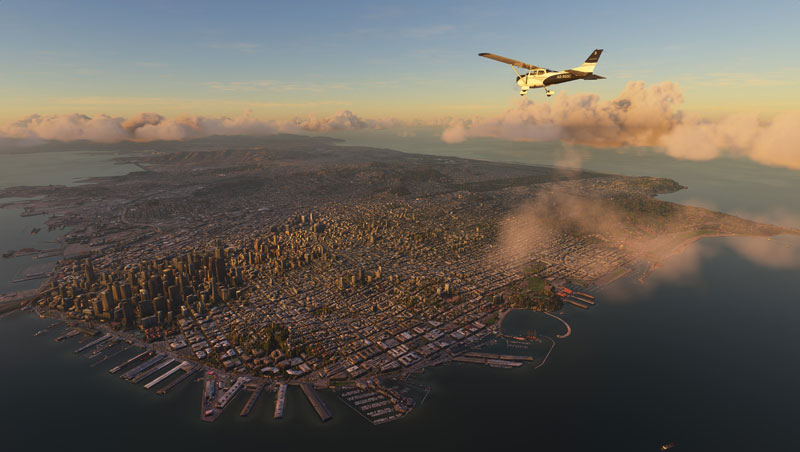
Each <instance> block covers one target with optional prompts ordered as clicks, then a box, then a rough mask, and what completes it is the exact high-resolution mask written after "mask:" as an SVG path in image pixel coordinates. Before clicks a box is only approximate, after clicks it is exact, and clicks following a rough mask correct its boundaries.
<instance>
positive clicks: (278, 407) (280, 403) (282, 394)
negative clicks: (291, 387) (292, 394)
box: [275, 383, 287, 419]
mask: <svg viewBox="0 0 800 452" xmlns="http://www.w3.org/2000/svg"><path fill="white" fill-rule="evenodd" d="M286 388H287V385H286V383H281V385H280V386H279V387H278V394H277V395H276V396H275V419H281V418H282V417H283V407H284V406H286Z"/></svg>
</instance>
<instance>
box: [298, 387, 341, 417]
mask: <svg viewBox="0 0 800 452" xmlns="http://www.w3.org/2000/svg"><path fill="white" fill-rule="evenodd" d="M300 388H301V389H302V390H303V392H304V393H305V395H306V398H308V401H309V403H311V406H313V407H314V409H315V410H316V411H317V414H318V415H319V418H320V419H321V420H322V422H325V421H327V420H329V419H331V418H332V417H333V415H332V414H331V412H330V410H329V409H328V406H327V405H325V402H323V401H322V399H320V398H319V394H317V391H315V390H314V388H313V387H312V386H311V384H309V383H301V384H300Z"/></svg>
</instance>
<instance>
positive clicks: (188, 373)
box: [156, 366, 200, 395]
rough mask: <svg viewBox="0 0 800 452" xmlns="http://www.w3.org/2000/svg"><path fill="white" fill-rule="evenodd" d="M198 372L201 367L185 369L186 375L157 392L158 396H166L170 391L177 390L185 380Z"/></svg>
mask: <svg viewBox="0 0 800 452" xmlns="http://www.w3.org/2000/svg"><path fill="white" fill-rule="evenodd" d="M198 370H200V366H192V367H189V368H186V369H184V371H185V372H186V373H184V374H183V375H181V376H180V377H178V378H176V379H174V380H172V383H170V384H168V385H166V386H164V387H163V388H161V389H159V390H158V392H156V394H158V395H166V394H167V393H168V392H169V391H172V390H173V389H175V387H176V386H178V385H179V384H181V383H182V382H183V381H184V380H186V379H187V378H189V377H190V376H192V375H194V374H195V373H196V372H197V371H198Z"/></svg>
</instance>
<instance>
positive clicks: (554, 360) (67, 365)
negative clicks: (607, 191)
mask: <svg viewBox="0 0 800 452" xmlns="http://www.w3.org/2000/svg"><path fill="white" fill-rule="evenodd" d="M781 239H784V238H781ZM729 240H730V239H724V238H718V239H717V238H715V239H705V240H702V241H701V242H699V243H698V244H695V245H693V246H701V247H703V248H704V249H705V250H706V251H705V254H704V256H705V257H704V258H703V259H702V262H701V266H700V269H699V274H697V275H696V276H695V277H692V278H690V279H687V280H684V281H682V283H681V284H673V283H667V282H664V281H663V280H661V279H659V278H655V277H653V278H651V279H649V280H647V282H646V283H645V285H644V287H641V286H640V283H638V282H637V281H635V280H633V279H631V278H624V279H622V280H620V281H618V282H617V283H615V284H614V288H616V289H618V290H623V291H628V292H635V293H636V294H638V296H637V297H636V300H635V301H632V300H628V301H625V300H620V299H606V300H605V301H603V302H602V303H599V304H598V305H597V306H596V307H593V308H591V309H590V310H588V311H581V310H578V309H572V308H567V310H566V315H565V316H564V318H565V320H567V321H568V322H569V323H570V325H571V326H572V329H573V332H572V335H571V336H570V337H569V338H567V339H564V340H561V341H559V342H558V345H557V348H556V350H555V351H554V353H553V354H552V356H550V357H549V358H548V362H547V365H546V366H544V367H542V368H540V369H538V370H535V371H534V370H533V366H531V365H528V366H525V367H523V368H522V369H517V370H513V371H507V370H499V369H492V368H488V367H484V366H475V365H469V364H451V365H447V366H444V367H439V368H433V369H428V370H426V372H425V374H424V375H423V376H421V377H419V378H418V380H419V381H420V382H422V383H423V384H425V385H427V386H430V387H432V389H433V391H432V392H431V395H430V396H429V398H428V399H427V400H426V401H425V403H424V404H423V405H422V406H421V407H418V408H417V409H415V410H414V412H412V414H411V415H410V416H408V417H407V418H406V419H403V420H401V421H399V422H394V423H389V424H386V425H382V426H379V427H373V426H372V425H370V424H368V423H367V422H365V421H364V420H363V419H362V418H360V417H359V416H358V415H357V414H356V413H355V412H353V411H351V410H350V409H349V408H347V407H346V406H344V405H343V404H342V403H341V402H339V401H338V400H337V399H336V398H335V396H333V394H331V393H329V392H326V391H324V392H320V395H321V397H322V398H323V400H325V402H326V403H327V404H328V406H329V407H330V408H331V411H332V412H333V416H334V417H333V419H332V420H331V421H329V422H327V423H325V424H322V423H320V422H319V418H318V417H317V415H316V413H315V412H314V410H313V409H312V408H311V406H310V405H309V404H308V402H307V401H306V400H305V399H304V397H303V396H302V393H301V392H300V390H299V389H298V388H296V387H294V388H291V390H290V391H289V396H288V398H287V406H286V413H285V418H284V419H282V420H275V419H273V418H272V411H273V400H274V394H272V393H268V394H266V396H262V397H261V398H260V400H259V401H258V402H257V403H256V407H255V408H254V410H253V412H252V413H251V414H250V416H248V417H246V418H242V417H240V416H239V411H240V410H241V408H242V407H243V406H244V404H245V402H246V399H247V397H245V396H239V397H237V398H236V399H235V400H234V401H233V402H232V404H231V406H230V407H229V408H228V409H227V410H226V411H225V413H224V414H223V415H222V416H221V417H220V419H219V420H218V421H217V422H215V423H213V424H208V423H204V422H202V421H200V419H199V418H198V417H197V416H196V415H195V413H196V412H197V406H198V405H199V403H200V393H201V386H200V384H199V383H184V384H182V385H181V386H179V387H178V388H177V389H176V390H174V391H173V392H172V393H170V394H168V395H167V396H165V397H158V396H156V395H154V394H153V393H152V392H149V391H146V390H144V389H143V388H142V387H141V385H136V386H134V385H131V384H129V383H127V382H125V381H123V380H121V379H120V378H118V377H115V376H111V375H109V374H108V372H106V369H105V367H106V366H99V367H97V368H90V367H89V362H87V360H86V358H85V357H80V356H78V357H76V356H75V354H74V353H72V350H73V349H74V348H75V344H76V342H75V341H72V342H69V341H67V342H66V343H60V344H56V343H54V342H53V340H52V339H53V338H54V337H55V335H53V334H50V335H44V336H42V337H36V338H33V337H31V335H32V334H33V333H34V332H35V331H36V330H37V329H41V328H43V327H44V326H46V325H48V324H49V323H50V320H47V319H44V320H42V319H38V318H36V317H34V316H32V315H30V314H25V313H18V314H14V315H13V316H11V317H8V318H4V319H3V320H2V326H0V341H2V343H3V344H9V343H12V342H13V343H17V344H19V346H18V347H2V349H0V350H1V351H0V353H2V356H0V359H2V361H3V362H4V363H15V364H13V367H10V368H9V369H10V370H11V371H9V372H4V373H3V376H2V381H0V384H2V385H3V387H6V388H25V390H14V391H9V393H8V397H7V398H6V404H7V406H10V407H13V409H6V410H4V411H3V414H2V417H3V419H2V420H0V425H2V429H3V430H4V432H3V435H4V437H5V438H7V440H8V442H7V444H10V445H11V446H12V448H11V449H9V450H19V448H21V447H22V446H23V445H24V446H25V448H26V449H27V448H45V447H48V448H49V447H57V446H58V445H60V444H62V441H63V438H66V437H71V435H72V434H73V433H74V432H75V431H76V430H82V429H88V431H87V435H90V437H91V439H92V443H93V444H97V445H100V444H107V443H114V442H116V441H118V439H119V435H120V431H119V426H121V425H126V426H128V427H129V428H133V429H135V430H139V431H142V430H145V429H147V430H148V431H150V433H149V434H147V435H131V436H129V437H128V439H127V440H126V441H125V443H126V446H125V447H126V448H129V449H130V450H132V449H136V448H140V447H141V448H145V447H148V444H151V443H152V442H153V441H158V442H159V443H160V444H163V445H167V444H169V445H175V446H177V445H179V444H180V445H183V446H184V447H185V446H189V445H193V446H196V447H211V446H220V447H222V446H224V445H225V444H229V443H230V442H231V441H234V439H235V441H236V443H237V444H240V445H248V446H257V445H259V444H269V445H272V446H278V445H283V446H284V447H288V448H289V449H290V450H301V449H308V448H311V447H315V446H317V447H322V446H324V445H325V444H329V443H331V442H332V441H347V442H349V443H352V444H353V447H354V448H355V449H366V448H368V447H369V446H374V445H376V444H380V445H381V447H388V448H389V449H394V448H396V449H402V448H405V447H418V448H421V449H423V450H425V449H427V450H434V449H439V450H441V449H442V448H451V447H460V448H472V447H475V446H484V447H490V446H491V445H493V444H497V442H498V441H502V442H503V443H504V444H507V445H509V446H511V445H514V446H517V445H519V446H521V445H529V446H530V445H536V446H538V447H537V449H540V450H587V449H589V448H591V447H594V445H596V444H597V443H598V442H601V443H608V444H610V443H613V444H615V445H616V446H618V447H615V449H616V450H655V448H657V446H658V445H659V444H661V443H662V442H666V441H676V442H677V443H678V444H680V445H681V446H682V447H681V448H682V449H683V450H720V449H724V450H777V449H781V448H784V447H787V446H789V445H794V446H797V445H798V443H797V439H796V438H795V437H794V436H793V434H792V425H793V424H794V423H795V422H796V421H797V419H798V418H797V414H796V413H795V411H794V406H795V405H796V404H797V403H798V402H800V397H798V393H797V391H795V390H794V380H795V378H796V375H797V372H798V370H800V364H798V363H797V362H796V360H791V359H786V355H787V354H788V355H791V350H792V349H793V348H794V347H796V345H797V344H798V343H800V342H799V341H800V337H799V335H798V332H797V329H796V328H795V327H794V321H795V320H794V319H796V318H798V315H800V307H799V306H798V305H797V303H796V302H792V300H794V299H795V298H796V297H795V294H796V293H797V292H798V290H800V282H798V281H797V279H796V277H795V276H796V274H797V271H798V269H797V268H787V269H769V268H764V267H761V266H758V265H755V264H753V263H752V262H750V261H748V260H747V259H744V258H742V257H741V255H739V254H738V253H737V252H736V251H734V250H733V249H732V248H730V247H729ZM737 240H765V239H742V238H740V239H737ZM786 240H788V239H786ZM792 246H793V247H794V249H795V250H797V249H800V243H799V242H798V240H797V239H796V238H795V239H794V240H793V241H792ZM796 252H797V251H796ZM686 258H692V257H691V256H689V255H688V254H687V255H683V256H678V257H676V258H673V259H671V260H670V261H668V263H667V264H666V265H665V267H664V268H662V269H661V270H660V271H663V272H662V274H668V273H672V272H675V271H677V270H678V269H680V268H681V267H683V266H685V265H686V262H685V259H686ZM756 282H757V283H756ZM643 289H644V290H643ZM648 291H649V293H648ZM556 328H557V327H556ZM108 367H109V368H110V367H111V364H110V363H109V364H108ZM752 388H759V390H752ZM31 391H36V394H37V396H36V400H37V403H31V399H30V397H31V394H32V392H31ZM109 411H112V412H113V416H108V415H107V413H108V412H109ZM158 426H162V427H163V430H162V429H160V428H159V427H158ZM742 426H747V428H742ZM40 429H46V430H47V431H48V433H49V434H48V435H40V434H38V433H37V432H39V431H40ZM386 438H392V442H391V444H385V441H386ZM82 447H83V448H84V449H86V448H88V449H89V450H91V449H93V447H91V446H87V445H84V446H82ZM788 448H789V449H791V448H792V447H791V446H789V447H788Z"/></svg>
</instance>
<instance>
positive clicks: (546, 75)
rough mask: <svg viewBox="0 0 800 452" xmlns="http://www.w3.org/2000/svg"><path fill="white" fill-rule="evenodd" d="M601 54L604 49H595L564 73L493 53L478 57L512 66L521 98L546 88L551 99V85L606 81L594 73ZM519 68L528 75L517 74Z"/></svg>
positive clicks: (482, 54)
mask: <svg viewBox="0 0 800 452" xmlns="http://www.w3.org/2000/svg"><path fill="white" fill-rule="evenodd" d="M601 53H603V49H595V51H594V52H592V54H591V55H589V58H587V59H586V61H585V62H584V63H583V64H581V65H580V66H578V67H576V68H573V69H564V70H563V71H553V70H550V69H545V68H543V67H539V66H534V65H532V64H528V63H523V62H522V61H517V60H512V59H511V58H506V57H502V56H500V55H495V54H493V53H479V54H478V56H482V57H484V58H489V59H491V60H495V61H499V62H501V63H506V64H509V65H511V69H513V70H514V72H516V73H517V85H519V86H520V88H521V89H520V91H519V95H520V96H524V95H525V94H526V93H527V92H528V90H529V89H531V88H544V92H545V94H547V96H548V97H550V96H552V95H553V90H551V89H548V88H547V87H548V86H550V85H557V84H559V83H564V82H571V81H573V80H600V79H604V78H605V77H603V76H601V75H596V74H595V73H594V67H595V66H596V65H597V60H599V59H600V54H601ZM517 68H521V69H527V70H528V73H527V74H520V73H519V72H517Z"/></svg>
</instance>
